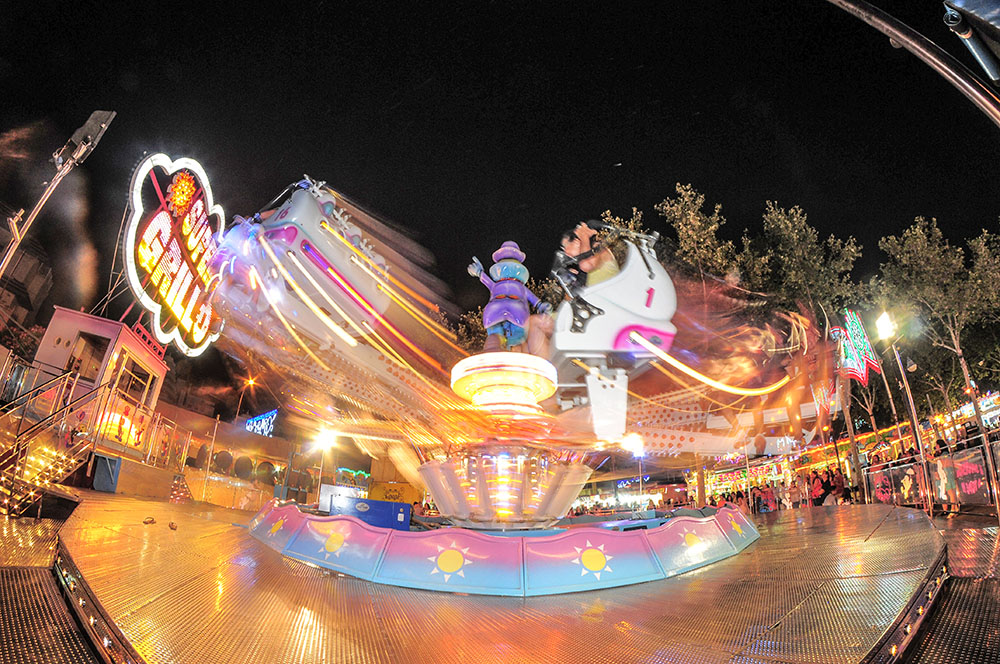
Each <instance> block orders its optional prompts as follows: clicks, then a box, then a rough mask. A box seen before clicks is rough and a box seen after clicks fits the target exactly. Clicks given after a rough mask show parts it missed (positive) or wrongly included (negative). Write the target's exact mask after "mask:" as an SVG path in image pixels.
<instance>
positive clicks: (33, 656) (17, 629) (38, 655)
mask: <svg viewBox="0 0 1000 664" xmlns="http://www.w3.org/2000/svg"><path fill="white" fill-rule="evenodd" d="M99 661H100V660H98V658H97V655H96V654H95V653H94V652H93V651H92V650H91V648H90V645H89V644H88V643H87V641H86V639H85V638H84V636H83V634H82V633H81V632H80V630H79V629H78V627H77V625H76V623H75V622H73V618H72V617H71V616H70V614H69V610H68V608H67V607H66V601H65V600H64V599H63V597H62V595H60V594H59V587H58V585H57V584H56V580H55V577H53V576H52V570H50V569H46V568H41V567H5V568H0V662H3V663H4V664H89V663H91V662H93V663H94V664H97V663H98V662H99Z"/></svg>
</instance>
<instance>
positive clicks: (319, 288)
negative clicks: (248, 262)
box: [287, 251, 368, 336]
mask: <svg viewBox="0 0 1000 664" xmlns="http://www.w3.org/2000/svg"><path fill="white" fill-rule="evenodd" d="M287 255H288V258H290V259H291V261H292V262H293V263H295V267H297V268H299V271H300V272H301V273H302V275H303V276H304V277H305V278H306V281H308V282H309V283H310V284H311V285H312V287H313V288H315V289H316V290H317V291H318V292H319V294H320V295H322V296H323V299H324V300H326V302H327V304H329V305H330V307H332V308H333V310H334V311H336V312H337V315H338V316H340V317H341V318H343V319H344V320H345V321H346V322H347V324H348V325H350V326H351V327H352V328H354V330H355V331H356V332H357V333H358V334H359V335H361V336H366V335H367V334H368V333H367V332H365V331H364V330H362V329H361V327H360V326H359V325H358V324H357V323H355V322H354V319H353V318H351V317H350V316H348V315H347V312H346V311H344V309H343V308H342V307H341V306H340V305H339V304H337V303H336V302H334V301H333V298H331V297H330V295H329V294H328V293H327V292H326V289H325V288H323V287H322V286H320V285H319V282H318V281H316V279H315V278H314V277H313V276H312V275H311V274H309V271H308V270H307V269H306V267H305V265H303V264H302V262H301V261H300V260H299V259H298V257H297V256H296V255H295V252H294V251H289V252H288V254H287Z"/></svg>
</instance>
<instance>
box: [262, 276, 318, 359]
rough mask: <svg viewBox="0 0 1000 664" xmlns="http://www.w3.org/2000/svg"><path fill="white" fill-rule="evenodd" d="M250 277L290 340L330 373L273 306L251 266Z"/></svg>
mask: <svg viewBox="0 0 1000 664" xmlns="http://www.w3.org/2000/svg"><path fill="white" fill-rule="evenodd" d="M250 277H251V278H254V279H256V280H257V282H258V283H260V292H261V293H263V294H264V299H266V300H267V303H268V304H269V305H270V306H271V310H272V311H273V312H274V314H275V315H276V316H277V317H278V320H280V321H281V324H282V325H284V326H285V329H286V330H288V333H289V334H291V335H292V338H293V339H295V341H296V343H298V344H299V346H301V347H302V350H304V351H305V352H306V353H307V354H308V355H309V357H311V358H312V359H313V360H315V361H316V363H317V364H319V365H320V366H321V367H323V369H324V370H326V371H330V367H328V366H327V365H326V363H324V362H323V360H321V359H319V358H318V357H317V356H316V354H315V353H313V352H312V351H311V350H309V346H307V345H306V344H305V342H304V341H302V339H301V337H299V335H298V334H297V333H296V332H295V329H294V328H293V327H292V326H291V324H290V323H289V322H288V321H287V320H285V317H284V316H283V315H282V314H281V312H280V311H279V310H278V307H277V305H275V304H274V300H272V299H271V294H270V293H268V292H267V287H266V286H265V285H264V281H263V280H262V279H261V278H260V275H259V274H258V273H257V268H256V267H254V266H253V265H251V266H250Z"/></svg>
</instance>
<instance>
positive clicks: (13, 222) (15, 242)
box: [0, 157, 76, 277]
mask: <svg viewBox="0 0 1000 664" xmlns="http://www.w3.org/2000/svg"><path fill="white" fill-rule="evenodd" d="M74 166H76V160H75V159H73V158H72V157H71V158H70V159H68V160H67V161H66V163H64V164H63V165H62V166H61V167H60V168H59V170H57V171H56V175H55V177H53V178H52V181H51V182H49V186H47V187H46V188H45V191H43V192H42V196H41V198H39V199H38V202H37V203H35V207H33V208H31V212H29V213H28V217H27V219H25V220H24V223H23V224H22V225H21V226H20V227H18V225H17V222H18V221H20V219H19V217H20V215H17V216H15V217H14V218H12V219H10V218H9V219H7V224H8V226H9V227H10V234H11V238H10V244H8V245H7V249H6V250H5V251H4V254H3V259H2V260H0V277H2V276H3V273H4V272H6V271H7V266H8V265H10V261H11V259H13V258H14V252H16V251H17V248H18V247H19V246H21V239H22V238H23V237H24V236H25V235H26V234H27V232H28V229H30V228H31V225H32V224H33V223H35V217H37V216H38V213H39V212H41V211H42V206H43V205H45V203H46V202H48V200H49V196H51V195H52V192H53V191H55V190H56V187H58V186H59V183H60V182H62V179H63V178H64V177H66V176H67V175H68V174H69V172H70V171H71V170H73V167H74Z"/></svg>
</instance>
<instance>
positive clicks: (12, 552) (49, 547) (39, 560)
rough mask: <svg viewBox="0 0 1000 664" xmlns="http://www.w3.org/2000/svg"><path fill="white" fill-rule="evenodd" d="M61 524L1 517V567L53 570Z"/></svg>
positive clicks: (24, 518)
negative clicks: (57, 536) (47, 568)
mask: <svg viewBox="0 0 1000 664" xmlns="http://www.w3.org/2000/svg"><path fill="white" fill-rule="evenodd" d="M62 524H63V522H62V521H61V520H54V519H37V520H36V519H32V518H30V517H23V518H20V519H11V518H8V517H6V516H0V567H51V566H52V561H53V559H54V558H55V556H56V553H55V551H56V534H57V533H58V531H59V527H60V526H62Z"/></svg>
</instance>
